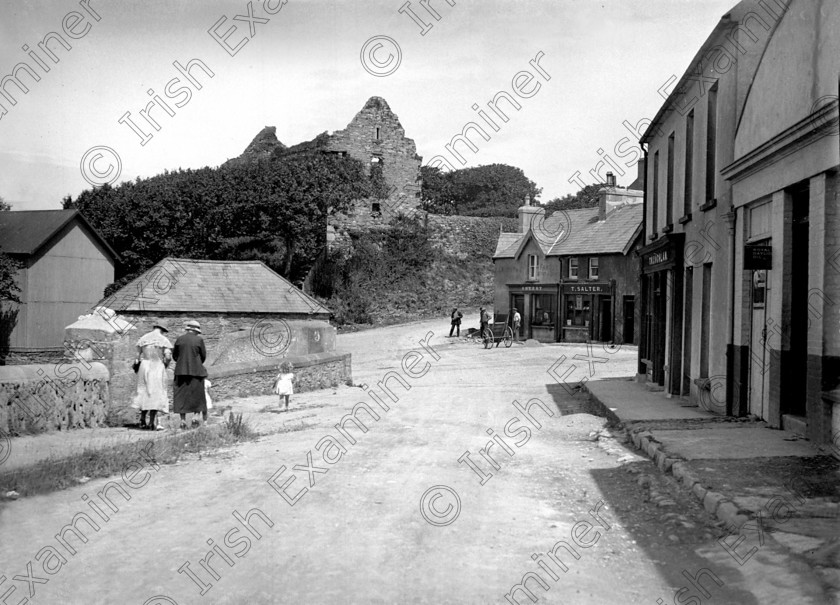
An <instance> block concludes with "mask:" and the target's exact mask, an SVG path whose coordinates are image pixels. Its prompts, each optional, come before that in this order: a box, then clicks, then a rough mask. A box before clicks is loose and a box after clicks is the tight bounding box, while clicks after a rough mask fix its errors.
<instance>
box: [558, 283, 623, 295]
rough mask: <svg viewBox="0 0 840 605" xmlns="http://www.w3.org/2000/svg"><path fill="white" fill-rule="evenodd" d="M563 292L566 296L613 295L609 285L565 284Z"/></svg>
mask: <svg viewBox="0 0 840 605" xmlns="http://www.w3.org/2000/svg"><path fill="white" fill-rule="evenodd" d="M563 292H564V293H565V294H611V293H612V289H611V288H610V285H609V284H565V285H564V286H563Z"/></svg>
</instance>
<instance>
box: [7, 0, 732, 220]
mask: <svg viewBox="0 0 840 605" xmlns="http://www.w3.org/2000/svg"><path fill="white" fill-rule="evenodd" d="M450 2H452V4H454V6H452V5H450ZM735 3H736V2H735V0H703V1H702V2H701V1H697V0H691V1H688V0H598V1H596V0H528V1H520V0H504V1H501V0H429V2H424V5H421V4H420V1H419V0H411V1H410V4H408V6H407V7H406V8H404V9H403V13H400V8H401V7H404V6H405V5H406V0H332V1H325V0H266V1H265V2H263V1H262V0H253V1H251V2H248V1H244V0H230V1H228V0H183V1H177V0H165V1H164V0H142V1H139V0H138V1H134V0H81V1H79V0H18V1H16V2H4V3H3V4H2V6H0V79H2V78H3V77H4V76H7V75H11V74H12V73H13V72H14V73H15V74H16V75H17V76H18V78H19V80H20V81H21V83H22V84H23V85H24V86H26V88H27V89H28V92H25V93H24V92H23V91H22V90H20V89H19V88H18V87H17V86H16V84H15V83H14V82H10V81H8V80H7V81H6V84H5V86H4V87H2V92H4V93H5V94H2V93H0V197H2V198H4V199H5V200H6V201H7V202H10V203H11V204H12V206H13V209H15V210H39V209H51V208H53V209H55V208H60V204H61V200H62V198H63V197H64V196H66V195H71V196H72V197H74V198H75V197H76V196H78V195H79V193H81V192H82V191H83V190H85V189H89V188H91V187H92V186H94V185H96V186H99V185H102V184H103V183H105V182H111V183H112V184H113V185H116V184H118V183H120V182H123V181H126V180H134V179H135V178H137V177H142V178H147V177H150V176H154V175H156V174H159V173H161V172H163V171H164V170H176V169H178V168H200V167H204V166H218V165H220V164H222V163H223V162H225V161H226V160H227V159H229V158H232V157H236V156H238V155H239V154H241V153H242V151H243V150H244V149H245V148H246V147H247V146H248V144H249V143H250V142H251V140H252V139H253V138H254V137H255V136H256V135H257V133H258V132H259V131H260V130H261V129H262V128H263V127H265V126H275V127H276V128H277V137H278V139H280V141H282V142H283V143H285V144H286V145H293V144H296V143H299V142H302V141H306V140H310V139H312V138H314V137H315V136H316V135H317V134H319V133H321V132H324V131H328V132H333V131H335V130H339V129H342V128H344V127H345V126H346V125H347V124H348V123H349V122H350V120H351V119H352V118H353V116H354V115H355V114H356V113H357V112H358V111H359V110H360V109H361V108H362V107H363V106H364V104H365V102H366V101H367V99H369V98H370V97H372V96H380V97H383V98H385V99H386V100H387V101H388V104H389V105H390V107H391V109H392V110H393V111H394V112H395V113H396V114H397V116H399V118H400V122H401V123H402V125H403V127H404V128H405V131H406V136H408V137H410V138H412V139H414V141H415V142H416V144H417V151H418V153H419V154H420V155H421V156H423V162H424V164H425V163H428V162H429V161H430V160H432V158H434V157H435V156H439V155H442V156H443V157H445V158H447V159H448V160H449V161H450V162H454V164H453V165H454V167H456V168H461V167H463V166H462V165H461V164H460V163H457V161H456V160H455V159H454V158H452V156H451V155H450V154H449V153H448V152H447V150H446V148H445V146H446V145H447V143H449V142H450V141H451V139H452V137H453V136H455V135H456V134H460V133H461V132H462V130H463V128H464V126H465V125H466V124H467V123H468V122H470V121H479V122H480V120H479V118H478V116H477V115H476V112H475V111H474V110H473V109H472V106H473V105H474V104H478V105H479V106H481V107H483V108H484V109H485V110H486V104H487V103H488V102H489V101H491V100H492V99H493V98H494V97H495V96H496V95H497V94H498V93H499V92H501V91H507V92H508V93H510V94H514V93H513V87H514V81H515V79H516V81H517V82H518V83H519V89H520V91H522V92H524V93H525V94H527V95H528V97H527V98H523V97H517V98H518V99H519V102H520V104H521V108H520V109H519V110H518V111H511V113H510V119H509V121H508V122H506V123H500V124H499V131H498V132H494V131H492V130H489V129H488V134H489V136H490V140H489V141H485V140H483V139H481V138H478V137H476V136H475V134H473V136H472V137H471V138H472V139H473V140H474V141H475V144H476V146H477V147H478V150H477V152H475V153H473V152H471V151H468V150H464V151H463V152H462V154H463V157H464V160H465V161H466V166H478V165H483V164H493V163H504V164H510V165H513V166H517V167H519V168H521V169H522V170H523V171H524V172H525V174H526V175H527V176H528V178H530V179H531V180H533V181H534V182H535V183H536V184H537V185H538V186H539V187H541V188H542V189H543V192H542V195H541V197H540V198H539V201H541V202H543V203H545V202H548V201H549V200H551V199H553V198H555V197H558V196H562V195H564V194H567V193H574V192H576V191H577V190H578V189H579V187H578V185H576V184H575V180H574V178H573V176H574V175H575V174H576V173H580V175H579V176H578V182H581V181H582V182H584V183H592V182H594V181H595V179H594V177H593V176H592V175H591V174H589V171H590V170H593V169H594V168H596V165H597V164H598V162H599V161H601V155H609V156H610V159H612V160H613V162H614V163H615V164H616V165H617V166H618V168H619V169H621V170H622V171H623V172H625V175H621V173H620V172H618V171H616V170H615V169H612V170H613V172H616V174H617V176H618V183H619V184H622V185H625V186H626V185H629V184H630V183H631V182H632V180H633V179H634V178H635V175H636V167H630V165H629V164H630V163H632V162H633V161H634V158H635V155H634V154H630V152H629V146H628V145H626V144H625V145H619V148H620V149H619V151H621V152H623V153H624V158H620V157H618V154H617V153H616V151H615V149H616V145H617V144H620V143H621V141H622V139H623V138H625V137H632V138H633V139H634V140H635V139H636V137H635V136H634V135H633V134H632V133H631V132H630V130H631V129H628V127H627V126H628V125H629V126H631V127H632V126H634V125H637V124H639V122H640V121H641V120H644V119H648V120H649V119H651V118H653V117H654V115H655V114H656V111H657V110H658V109H659V107H660V105H661V104H662V102H663V101H664V99H663V96H662V93H660V92H659V90H660V89H661V88H662V86H663V85H664V84H665V83H666V82H668V80H669V78H671V77H672V76H680V75H682V73H683V72H684V71H685V70H686V68H687V66H688V64H689V62H690V61H691V59H692V58H693V56H694V55H695V53H696V52H697V51H698V49H699V48H700V46H701V44H702V43H703V42H704V40H705V39H706V37H707V36H708V35H709V34H710V33H711V31H712V30H713V28H714V27H715V25H716V24H717V22H718V20H719V19H720V17H721V16H722V15H723V14H725V13H726V12H727V11H728V10H729V9H730V8H732V6H734V4H735ZM249 7H250V8H249ZM425 7H428V9H427V8H425ZM432 11H433V12H434V13H435V14H434V15H433V14H432ZM412 12H413V13H414V18H412V15H411V13H412ZM415 19H416V21H415ZM417 21H419V22H420V24H418V22H417ZM421 24H424V25H421ZM424 30H425V34H423V33H422V32H423V31H424ZM53 32H54V33H57V34H59V35H60V36H61V38H62V40H63V42H64V43H65V44H67V46H69V47H70V49H69V50H68V49H67V48H66V47H64V46H62V40H58V39H57V38H56V37H55V36H50V34H51V33H53ZM45 39H46V42H44V40H45ZM39 43H41V46H40V47H39ZM45 48H46V50H44V49H45ZM363 49H367V51H368V52H363ZM33 55H34V56H33ZM540 55H542V56H541V58H539V61H538V65H539V67H540V70H541V71H540V70H538V69H537V68H536V67H535V66H534V65H533V64H532V63H531V61H534V60H535V59H537V57H540ZM193 60H198V61H200V62H201V64H202V65H203V66H206V68H207V70H208V71H209V72H212V76H211V75H210V74H208V73H206V72H204V71H203V69H202V66H201V65H198V64H197V63H194V64H193V67H192V69H191V70H190V72H189V73H190V76H191V77H192V82H188V81H187V79H186V77H184V76H182V77H181V79H180V81H176V82H174V83H173V84H172V85H171V86H168V84H169V83H170V82H172V81H173V80H174V79H175V78H177V77H179V71H178V69H177V67H176V66H175V65H173V64H174V63H175V62H178V63H179V64H180V65H181V66H188V64H189V63H190V62H191V61H193ZM22 63H23V64H25V65H28V66H29V67H30V68H31V71H32V73H33V74H34V75H35V76H36V77H37V78H39V79H38V80H37V81H36V80H35V79H34V78H32V77H31V75H29V74H28V73H26V70H25V67H23V68H22V67H21V64H22ZM45 68H46V69H45ZM523 71H529V72H530V73H531V74H532V75H533V80H530V79H529V78H528V77H527V76H522V75H521V74H520V72H523ZM518 74H520V75H518ZM523 84H524V85H523ZM199 86H200V89H199V88H198V87H199ZM179 87H180V88H179ZM183 87H186V89H183ZM166 90H168V91H169V93H170V94H169V95H167V94H166V93H165V91H166ZM149 91H151V94H149ZM187 91H188V92H187ZM667 92H670V90H669V89H667ZM667 92H666V93H665V94H667ZM155 96H157V97H158V99H160V101H156V102H155V105H154V106H153V107H152V108H151V109H150V110H149V112H148V115H149V117H150V118H151V119H152V120H154V122H155V123H156V124H157V126H158V128H159V130H156V129H155V128H154V127H153V126H152V125H151V124H150V123H149V121H147V120H145V119H144V118H143V117H142V116H140V111H141V110H144V109H145V108H146V106H147V104H148V103H150V102H153V101H152V99H153V98H154V97H155ZM12 101H14V103H12ZM164 105H165V106H166V107H164ZM126 113H128V114H129V115H128V117H127V118H124V116H125V114H126ZM170 114H172V115H170ZM121 119H122V123H121V122H120V120H121ZM625 123H626V124H625ZM132 124H133V125H134V128H135V129H137V130H138V132H140V133H141V134H137V132H135V130H133V129H132ZM149 135H151V136H149ZM144 141H145V144H143V143H144ZM599 150H601V152H600V154H599ZM605 171H606V168H605V169H603V170H601V174H604V173H605Z"/></svg>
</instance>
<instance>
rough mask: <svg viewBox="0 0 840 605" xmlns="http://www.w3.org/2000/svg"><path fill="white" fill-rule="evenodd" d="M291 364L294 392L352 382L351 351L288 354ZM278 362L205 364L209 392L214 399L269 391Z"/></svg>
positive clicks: (275, 375)
mask: <svg viewBox="0 0 840 605" xmlns="http://www.w3.org/2000/svg"><path fill="white" fill-rule="evenodd" d="M287 359H288V361H290V362H292V364H293V365H294V370H293V372H294V374H295V380H294V390H295V392H296V393H302V392H305V391H315V390H318V389H325V388H329V387H335V386H339V385H342V384H350V383H352V380H353V376H352V369H351V366H350V354H349V353H341V354H333V353H321V354H314V355H307V356H305V357H289V358H287ZM277 366H278V362H277V361H270V360H265V361H262V362H242V363H231V364H223V365H218V366H213V367H211V368H208V372H209V373H210V376H209V377H208V378H209V379H210V381H211V382H212V387H211V389H210V396H211V397H212V398H213V401H214V405H215V402H216V401H219V402H222V401H224V400H225V399H231V398H234V397H246V396H249V397H253V396H260V395H270V394H271V389H272V387H273V386H274V379H275V378H276V377H277V373H278V369H277Z"/></svg>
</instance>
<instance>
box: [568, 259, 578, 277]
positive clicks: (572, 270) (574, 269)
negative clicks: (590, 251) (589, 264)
mask: <svg viewBox="0 0 840 605" xmlns="http://www.w3.org/2000/svg"><path fill="white" fill-rule="evenodd" d="M577 278H578V259H576V258H570V259H569V279H577Z"/></svg>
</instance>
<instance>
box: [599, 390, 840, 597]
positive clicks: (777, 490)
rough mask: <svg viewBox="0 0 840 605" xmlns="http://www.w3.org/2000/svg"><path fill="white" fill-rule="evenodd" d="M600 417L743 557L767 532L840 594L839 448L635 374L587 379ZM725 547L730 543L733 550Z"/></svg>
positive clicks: (757, 546) (829, 590)
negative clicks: (688, 397)
mask: <svg viewBox="0 0 840 605" xmlns="http://www.w3.org/2000/svg"><path fill="white" fill-rule="evenodd" d="M584 390H585V391H586V392H588V394H589V395H590V399H591V400H592V403H593V404H595V406H596V407H599V408H601V412H602V413H603V415H604V416H606V417H607V418H609V419H610V420H612V422H613V423H615V424H618V425H620V426H621V427H623V429H624V430H625V431H626V433H627V437H628V440H629V441H632V444H633V445H634V446H635V447H636V448H637V449H639V450H641V451H642V452H643V453H644V454H645V455H647V456H648V457H649V458H650V459H651V460H652V461H653V462H655V464H656V465H657V467H658V468H659V469H660V470H661V471H662V472H665V473H672V474H673V476H674V477H675V478H676V479H678V480H679V482H680V483H681V485H682V486H684V488H685V489H686V490H690V491H691V492H692V493H693V494H694V496H695V497H696V498H697V499H698V500H699V501H700V502H701V503H702V504H703V507H704V508H705V509H706V511H707V512H708V513H709V514H711V515H714V516H716V517H717V519H718V520H719V521H721V522H722V523H723V524H724V525H725V527H726V529H727V530H728V531H729V534H730V535H729V536H724V538H722V539H723V540H724V541H725V544H726V545H727V546H728V547H729V548H728V549H727V550H728V552H729V553H730V555H731V556H733V557H734V558H735V559H736V561H738V562H739V563H740V564H742V565H743V564H747V562H748V560H749V559H750V558H751V557H752V556H754V555H755V554H756V553H757V552H758V551H759V550H760V549H761V547H762V546H763V545H764V544H765V543H766V541H767V540H775V541H776V542H777V543H779V544H781V545H783V546H785V547H786V548H787V549H789V551H790V552H791V553H792V554H793V555H794V556H795V557H796V558H797V559H798V560H800V561H802V562H804V563H805V564H807V565H808V566H809V567H811V568H812V569H813V570H814V571H815V572H817V575H818V576H819V577H820V578H821V579H822V581H823V583H824V589H825V590H826V592H827V593H829V594H833V595H834V597H835V598H837V597H838V596H839V595H840V515H838V512H840V460H838V458H839V456H838V454H840V452H838V449H837V447H836V445H835V446H833V447H829V446H824V447H815V446H814V445H813V444H812V443H811V442H809V441H807V440H805V439H804V437H803V436H801V435H797V434H794V433H792V432H789V431H782V430H777V429H772V428H770V427H769V426H768V425H767V423H765V422H760V421H755V420H752V419H742V418H731V417H722V416H719V415H715V414H712V413H709V412H707V411H705V410H703V409H701V408H699V407H696V406H688V405H687V402H686V401H685V400H683V399H679V398H669V397H667V396H666V395H665V394H664V393H662V392H652V391H649V390H648V389H647V388H646V387H645V385H643V384H639V383H637V382H635V380H633V379H616V380H598V381H595V380H593V381H590V382H587V383H586V385H585V386H584ZM729 549H731V550H729Z"/></svg>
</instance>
